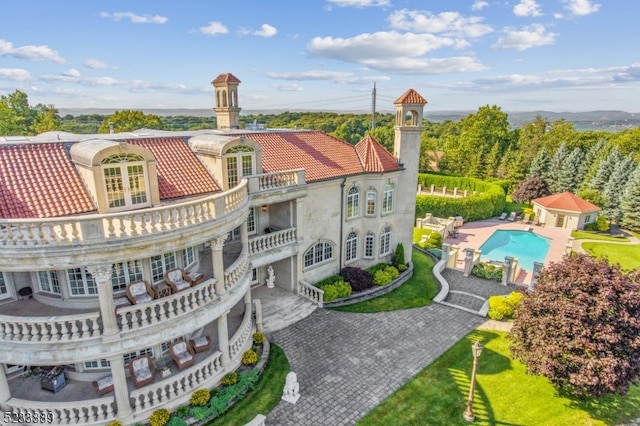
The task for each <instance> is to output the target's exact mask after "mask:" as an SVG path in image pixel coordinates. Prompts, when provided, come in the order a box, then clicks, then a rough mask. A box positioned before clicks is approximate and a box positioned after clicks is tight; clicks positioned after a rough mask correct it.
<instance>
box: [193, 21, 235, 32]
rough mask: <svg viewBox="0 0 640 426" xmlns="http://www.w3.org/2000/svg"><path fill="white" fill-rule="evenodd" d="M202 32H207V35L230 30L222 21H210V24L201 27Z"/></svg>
mask: <svg viewBox="0 0 640 426" xmlns="http://www.w3.org/2000/svg"><path fill="white" fill-rule="evenodd" d="M200 32H201V33H202V34H207V35H216V34H227V33H228V32H229V30H228V29H227V27H225V26H224V25H222V24H221V23H220V22H217V21H210V22H209V25H207V26H206V27H200Z"/></svg>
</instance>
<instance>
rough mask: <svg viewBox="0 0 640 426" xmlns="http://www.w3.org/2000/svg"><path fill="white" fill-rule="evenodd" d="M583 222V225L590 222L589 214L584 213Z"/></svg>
mask: <svg viewBox="0 0 640 426" xmlns="http://www.w3.org/2000/svg"><path fill="white" fill-rule="evenodd" d="M584 223H585V225H586V224H587V223H591V215H590V214H588V215H586V216H585V217H584Z"/></svg>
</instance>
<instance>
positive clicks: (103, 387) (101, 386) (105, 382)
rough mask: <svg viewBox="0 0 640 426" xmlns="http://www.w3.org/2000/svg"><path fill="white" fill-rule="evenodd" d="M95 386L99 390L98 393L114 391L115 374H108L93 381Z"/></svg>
mask: <svg viewBox="0 0 640 426" xmlns="http://www.w3.org/2000/svg"><path fill="white" fill-rule="evenodd" d="M93 387H94V388H95V389H96V392H98V395H104V394H105V393H109V392H113V376H111V375H108V376H105V377H103V378H101V379H98V380H96V381H95V382H93Z"/></svg>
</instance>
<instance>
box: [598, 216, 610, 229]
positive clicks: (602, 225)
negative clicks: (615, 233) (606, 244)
mask: <svg viewBox="0 0 640 426" xmlns="http://www.w3.org/2000/svg"><path fill="white" fill-rule="evenodd" d="M596 229H597V230H598V231H600V232H607V231H608V230H609V222H608V221H607V218H606V217H604V216H598V218H597V219H596Z"/></svg>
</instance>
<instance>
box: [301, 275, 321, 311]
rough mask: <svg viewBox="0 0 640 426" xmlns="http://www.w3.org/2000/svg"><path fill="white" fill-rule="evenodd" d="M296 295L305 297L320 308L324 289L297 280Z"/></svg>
mask: <svg viewBox="0 0 640 426" xmlns="http://www.w3.org/2000/svg"><path fill="white" fill-rule="evenodd" d="M298 295H299V296H302V297H305V298H307V299H309V300H311V301H312V302H314V303H316V304H317V305H318V306H319V307H321V308H322V304H323V303H324V301H323V298H324V291H322V290H321V289H319V288H318V287H315V286H312V285H311V284H309V283H306V282H304V281H298Z"/></svg>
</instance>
